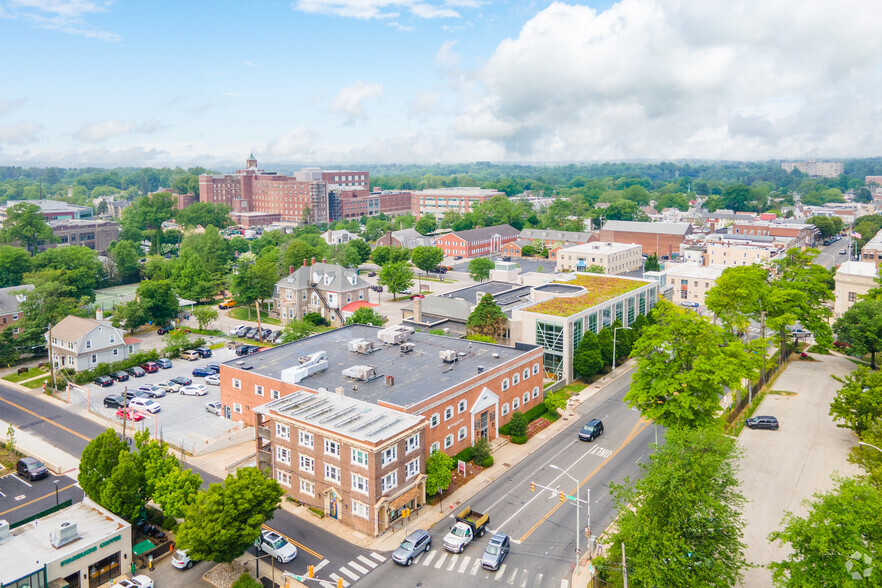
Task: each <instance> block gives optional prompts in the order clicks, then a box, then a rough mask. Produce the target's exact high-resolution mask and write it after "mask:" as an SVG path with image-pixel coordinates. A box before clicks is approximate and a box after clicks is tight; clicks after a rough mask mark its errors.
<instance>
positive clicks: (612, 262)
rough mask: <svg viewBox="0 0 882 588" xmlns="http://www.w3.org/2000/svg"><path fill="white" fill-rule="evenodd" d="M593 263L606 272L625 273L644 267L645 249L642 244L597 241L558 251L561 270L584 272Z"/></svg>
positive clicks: (559, 269) (611, 273)
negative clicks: (643, 249)
mask: <svg viewBox="0 0 882 588" xmlns="http://www.w3.org/2000/svg"><path fill="white" fill-rule="evenodd" d="M592 265H599V266H600V267H601V268H603V273H605V274H609V275H615V274H624V273H627V272H631V271H634V270H638V269H640V268H641V267H643V251H642V249H641V247H640V245H635V244H630V243H608V242H607V243H604V242H601V241H595V242H593V243H584V244H582V245H576V246H574V247H565V248H563V249H560V250H558V252H557V271H559V272H584V271H585V270H586V268H588V267H589V266H592Z"/></svg>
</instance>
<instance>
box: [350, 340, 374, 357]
mask: <svg viewBox="0 0 882 588" xmlns="http://www.w3.org/2000/svg"><path fill="white" fill-rule="evenodd" d="M346 347H348V348H349V351H354V352H355V353H362V354H365V355H367V354H368V353H371V352H373V351H374V344H373V342H371V341H368V340H367V339H353V340H352V341H350V342H349V343H347V344H346Z"/></svg>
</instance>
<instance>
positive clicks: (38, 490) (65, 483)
mask: <svg viewBox="0 0 882 588" xmlns="http://www.w3.org/2000/svg"><path fill="white" fill-rule="evenodd" d="M56 482H57V484H56ZM56 487H57V488H58V501H59V502H64V501H65V500H67V499H68V498H71V499H73V501H74V502H79V501H80V500H82V499H83V491H82V490H81V489H80V488H79V486H77V485H76V480H74V479H73V478H70V477H68V476H53V475H52V474H49V475H48V476H47V477H45V478H43V479H41V480H34V481H33V482H30V481H28V480H26V479H23V478H21V477H19V476H18V475H17V474H15V473H12V474H7V475H5V476H3V477H2V478H0V519H4V520H6V521H9V523H10V524H12V523H17V522H18V521H21V520H24V519H26V518H28V517H29V516H31V515H34V514H37V513H38V512H42V511H44V510H46V509H47V508H51V507H53V506H55V504H56V495H55V489H56Z"/></svg>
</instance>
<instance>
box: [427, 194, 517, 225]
mask: <svg viewBox="0 0 882 588" xmlns="http://www.w3.org/2000/svg"><path fill="white" fill-rule="evenodd" d="M494 196H504V194H503V193H502V192H499V191H498V190H488V189H485V188H471V187H468V188H433V189H430V190H418V191H416V192H414V193H413V203H412V206H413V209H412V213H413V215H414V216H415V217H417V218H419V216H420V215H423V214H433V215H435V217H436V218H438V219H440V218H441V217H442V216H444V213H445V212H447V211H448V210H453V211H456V212H458V213H460V214H465V213H467V212H471V211H472V210H474V207H475V205H476V204H480V203H482V202H486V201H488V200H490V199H491V198H493V197H494Z"/></svg>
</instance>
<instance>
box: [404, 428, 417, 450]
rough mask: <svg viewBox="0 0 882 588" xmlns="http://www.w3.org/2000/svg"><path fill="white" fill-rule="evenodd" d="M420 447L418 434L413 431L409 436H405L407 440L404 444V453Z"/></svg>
mask: <svg viewBox="0 0 882 588" xmlns="http://www.w3.org/2000/svg"><path fill="white" fill-rule="evenodd" d="M419 448H420V434H419V433H414V434H413V435H411V436H410V437H408V438H407V442H406V443H405V446H404V453H410V452H411V451H415V450H417V449H419Z"/></svg>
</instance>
